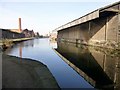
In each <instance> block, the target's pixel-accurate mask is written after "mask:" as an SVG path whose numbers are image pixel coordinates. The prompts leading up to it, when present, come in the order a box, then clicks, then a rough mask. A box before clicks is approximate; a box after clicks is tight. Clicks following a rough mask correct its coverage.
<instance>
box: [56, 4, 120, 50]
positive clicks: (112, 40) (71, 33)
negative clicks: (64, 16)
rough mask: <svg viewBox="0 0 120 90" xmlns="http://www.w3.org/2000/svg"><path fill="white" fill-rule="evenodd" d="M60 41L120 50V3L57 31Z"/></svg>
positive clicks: (74, 21)
mask: <svg viewBox="0 0 120 90" xmlns="http://www.w3.org/2000/svg"><path fill="white" fill-rule="evenodd" d="M54 31H57V32H58V36H57V39H58V41H67V42H72V43H81V44H86V45H93V46H99V47H105V48H115V49H120V2H117V3H114V4H112V5H109V6H106V7H104V8H100V9H97V10H95V11H93V12H91V13H88V14H87V15H85V16H82V17H80V18H78V19H76V20H73V21H71V22H69V23H67V24H65V25H62V26H60V27H58V28H57V29H55V30H54Z"/></svg>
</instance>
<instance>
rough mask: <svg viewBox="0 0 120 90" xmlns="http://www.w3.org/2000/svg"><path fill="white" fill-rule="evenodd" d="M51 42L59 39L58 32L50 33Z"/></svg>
mask: <svg viewBox="0 0 120 90" xmlns="http://www.w3.org/2000/svg"><path fill="white" fill-rule="evenodd" d="M49 37H50V40H56V39H57V32H52V33H50V36H49Z"/></svg>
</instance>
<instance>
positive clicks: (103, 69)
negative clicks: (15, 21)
mask: <svg viewBox="0 0 120 90" xmlns="http://www.w3.org/2000/svg"><path fill="white" fill-rule="evenodd" d="M5 53H6V54H8V55H13V56H18V57H21V58H31V59H35V60H37V61H40V62H42V63H43V64H45V65H47V67H48V68H49V70H50V72H51V73H52V74H53V76H54V77H55V79H56V81H57V82H58V85H59V86H60V88H94V87H95V88H111V89H113V88H118V87H120V74H119V73H120V72H119V71H120V57H119V55H117V56H114V55H111V54H107V52H103V51H100V50H98V49H94V48H88V47H86V46H80V45H76V44H72V43H66V42H58V43H54V42H50V41H49V39H48V38H44V39H34V40H29V41H25V42H21V43H19V44H16V45H14V46H13V47H12V48H9V49H7V50H6V51H5Z"/></svg>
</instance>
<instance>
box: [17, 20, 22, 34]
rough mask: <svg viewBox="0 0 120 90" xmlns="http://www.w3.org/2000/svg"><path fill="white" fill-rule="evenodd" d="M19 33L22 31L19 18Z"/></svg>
mask: <svg viewBox="0 0 120 90" xmlns="http://www.w3.org/2000/svg"><path fill="white" fill-rule="evenodd" d="M18 30H19V32H21V31H22V29H21V18H19V29H18Z"/></svg>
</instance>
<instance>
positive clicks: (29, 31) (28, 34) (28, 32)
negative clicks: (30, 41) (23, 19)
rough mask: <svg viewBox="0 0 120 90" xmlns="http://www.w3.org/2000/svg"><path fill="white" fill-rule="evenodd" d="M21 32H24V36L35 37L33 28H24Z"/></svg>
mask: <svg viewBox="0 0 120 90" xmlns="http://www.w3.org/2000/svg"><path fill="white" fill-rule="evenodd" d="M22 33H23V34H25V37H26V38H29V37H35V33H34V31H33V30H28V29H25V30H23V31H22Z"/></svg>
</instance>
